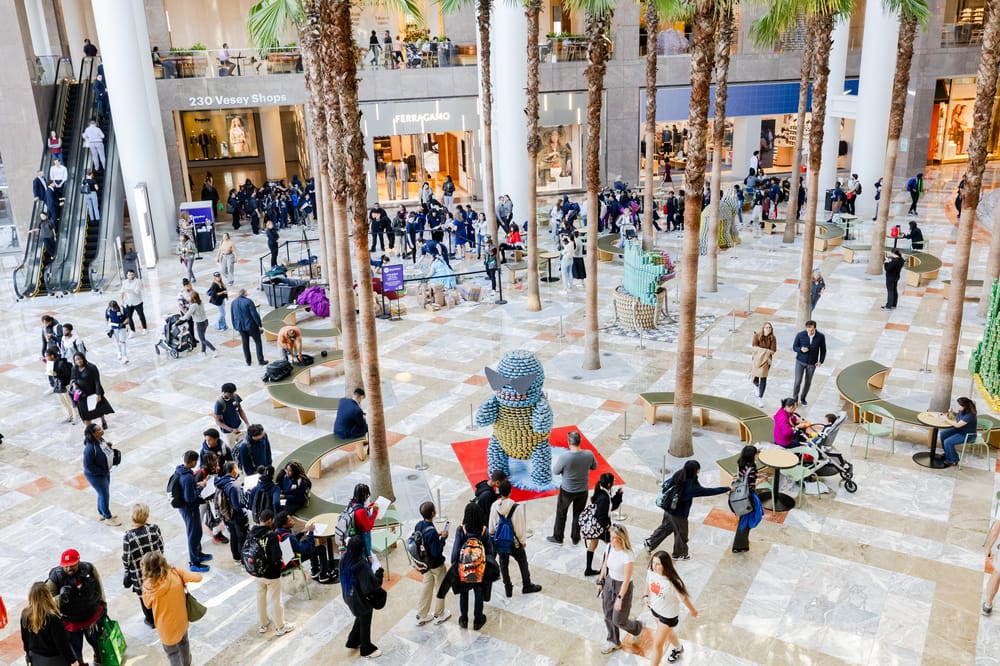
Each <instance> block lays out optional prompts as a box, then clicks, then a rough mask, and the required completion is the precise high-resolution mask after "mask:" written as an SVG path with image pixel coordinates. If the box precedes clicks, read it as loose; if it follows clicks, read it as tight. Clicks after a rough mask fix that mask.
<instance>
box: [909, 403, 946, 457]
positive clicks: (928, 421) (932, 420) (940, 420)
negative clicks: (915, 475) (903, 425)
mask: <svg viewBox="0 0 1000 666" xmlns="http://www.w3.org/2000/svg"><path fill="white" fill-rule="evenodd" d="M917 420H918V421H920V422H921V423H923V424H924V425H926V426H930V427H931V450H930V451H921V452H920V453H914V454H913V462H915V463H917V464H918V465H921V466H923V467H930V468H931V469H943V468H945V467H947V465H946V464H945V463H944V456H942V455H938V452H937V443H938V431H940V430H941V428H950V427H952V422H951V421H949V420H948V415H947V414H942V413H941V412H920V413H919V414H917Z"/></svg>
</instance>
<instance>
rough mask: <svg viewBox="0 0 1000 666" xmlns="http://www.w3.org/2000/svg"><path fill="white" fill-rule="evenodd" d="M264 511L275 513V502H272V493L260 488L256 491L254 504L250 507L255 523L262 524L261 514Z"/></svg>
mask: <svg viewBox="0 0 1000 666" xmlns="http://www.w3.org/2000/svg"><path fill="white" fill-rule="evenodd" d="M262 511H274V502H272V501H271V493H269V492H267V491H266V490H261V489H260V488H259V487H258V488H255V489H254V493H253V502H251V505H250V514H251V515H252V516H253V522H254V523H257V524H258V525H259V524H260V514H261V512H262Z"/></svg>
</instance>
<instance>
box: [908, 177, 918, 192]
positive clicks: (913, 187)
mask: <svg viewBox="0 0 1000 666" xmlns="http://www.w3.org/2000/svg"><path fill="white" fill-rule="evenodd" d="M906 191H907V192H916V191H917V179H916V178H911V179H909V180H908V181H906Z"/></svg>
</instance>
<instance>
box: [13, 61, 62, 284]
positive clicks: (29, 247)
mask: <svg viewBox="0 0 1000 666" xmlns="http://www.w3.org/2000/svg"><path fill="white" fill-rule="evenodd" d="M71 85H73V83H72V82H68V81H64V82H62V83H61V84H60V85H58V86H56V89H55V91H54V93H53V94H54V95H55V101H54V103H53V106H52V118H50V119H49V125H48V127H47V128H46V132H45V136H46V138H47V137H48V131H49V130H53V129H54V130H56V132H57V133H58V134H60V138H62V136H61V131H60V130H61V128H62V126H63V123H64V122H65V119H66V112H67V108H66V107H67V105H68V104H69V90H70V86H71ZM51 164H52V153H51V152H50V151H49V147H48V141H47V140H46V142H45V145H44V146H43V147H42V159H41V162H40V163H39V165H38V170H39V171H41V172H43V173H46V174H47V173H48V169H49V167H50V166H51ZM44 208H45V202H43V201H41V200H39V201H35V202H34V204H32V207H31V217H30V218H29V220H30V221H29V223H28V238H27V240H26V242H25V244H24V258H23V259H22V260H21V263H20V264H19V265H18V266H17V267H16V268H14V272H13V276H12V277H13V286H14V293H15V295H16V296H17V298H19V299H21V298H24V297H25V296H34V295H35V294H36V293H38V273H39V272H40V267H41V263H42V256H41V254H40V245H41V243H40V241H39V239H38V236H39V228H40V227H41V220H42V218H41V214H42V212H43V210H44ZM32 259H34V261H35V267H36V272H35V274H34V276H33V277H34V279H33V280H30V281H29V282H28V283H27V284H25V285H24V290H23V291H22V290H21V289H19V288H18V286H17V284H18V283H17V276H18V274H19V273H23V272H25V271H26V270H27V269H28V264H29V262H30V261H31V260H32ZM28 277H29V278H30V277H32V276H28ZM29 289H30V291H31V293H28V291H29Z"/></svg>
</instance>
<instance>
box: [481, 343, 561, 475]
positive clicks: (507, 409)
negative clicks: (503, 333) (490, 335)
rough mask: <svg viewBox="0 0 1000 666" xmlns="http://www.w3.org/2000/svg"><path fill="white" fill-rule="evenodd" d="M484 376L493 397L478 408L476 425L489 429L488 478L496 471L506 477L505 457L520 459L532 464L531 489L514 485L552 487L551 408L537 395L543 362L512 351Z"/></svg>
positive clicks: (524, 353) (539, 390) (507, 464)
mask: <svg viewBox="0 0 1000 666" xmlns="http://www.w3.org/2000/svg"><path fill="white" fill-rule="evenodd" d="M486 378H487V379H488V380H489V383H490V387H491V388H492V389H493V391H494V393H495V395H494V396H493V397H491V398H490V399H489V400H487V401H486V402H484V403H483V404H482V405H480V406H479V411H478V412H477V413H476V425H478V426H479V427H483V426H488V425H492V426H493V436H492V437H490V443H489V445H488V446H487V447H486V461H487V466H488V468H489V472H490V474H492V473H493V472H495V471H497V470H500V471H503V472H504V473H505V474H507V475H510V464H509V461H510V458H514V459H516V460H525V461H528V462H529V463H530V465H531V475H530V478H531V482H530V486H524V485H523V484H520V485H519V484H517V483H515V484H514V485H518V486H519V487H522V488H523V489H525V490H548V489H549V488H551V487H552V451H551V449H550V448H549V434H550V433H551V432H552V408H551V407H549V403H548V401H547V400H546V399H545V397H544V395H543V394H542V384H543V383H544V381H545V371H544V370H543V369H542V364H541V363H540V362H539V361H538V358H537V357H536V356H535V355H534V354H532V353H531V352H529V351H524V350H514V351H511V352H508V353H506V354H504V356H503V358H501V359H500V362H499V363H498V364H497V369H496V370H493V369H492V368H486ZM511 482H512V483H513V482H514V480H513V479H512V480H511Z"/></svg>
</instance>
